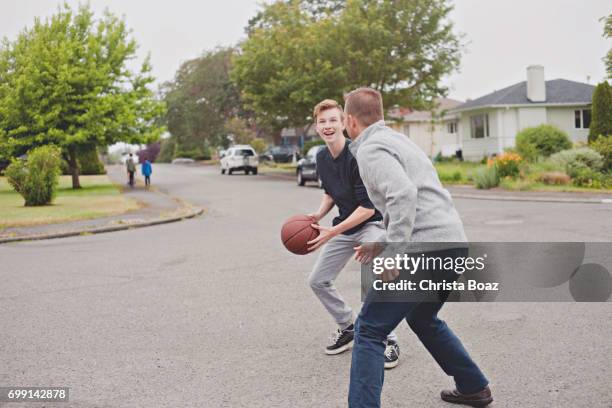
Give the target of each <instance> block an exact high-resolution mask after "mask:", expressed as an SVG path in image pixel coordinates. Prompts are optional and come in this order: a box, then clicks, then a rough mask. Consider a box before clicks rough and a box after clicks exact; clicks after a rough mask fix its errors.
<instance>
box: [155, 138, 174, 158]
mask: <svg viewBox="0 0 612 408" xmlns="http://www.w3.org/2000/svg"><path fill="white" fill-rule="evenodd" d="M175 146H176V143H175V141H174V137H169V138H167V139H162V141H161V142H160V148H159V155H157V159H156V160H157V162H159V163H170V162H171V161H172V159H173V158H174V149H175Z"/></svg>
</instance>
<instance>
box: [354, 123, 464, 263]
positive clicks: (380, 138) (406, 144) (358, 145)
mask: <svg viewBox="0 0 612 408" xmlns="http://www.w3.org/2000/svg"><path fill="white" fill-rule="evenodd" d="M349 148H350V150H351V152H352V153H353V156H355V157H356V158H357V163H358V165H359V173H360V174H361V178H362V179H363V183H364V185H365V187H366V190H367V192H368V195H369V196H370V199H371V200H372V203H373V204H374V206H375V207H376V208H377V209H378V210H379V211H380V212H381V213H382V214H383V220H384V223H385V226H386V228H387V237H386V241H387V242H388V243H408V242H410V243H411V244H410V245H409V248H410V250H413V251H426V250H434V249H444V248H445V247H446V248H448V247H457V246H464V245H447V246H444V245H439V244H438V245H433V246H432V245H426V244H425V243H434V242H453V243H464V242H466V241H467V238H466V236H465V233H464V231H463V224H462V222H461V219H460V218H459V214H458V213H457V210H455V206H454V204H453V200H452V198H451V196H450V194H449V192H448V191H447V190H446V189H444V188H443V187H442V184H441V183H440V180H439V179H438V174H437V172H436V169H435V168H434V166H433V164H432V163H431V161H430V160H429V158H428V157H427V156H426V155H425V153H423V151H422V150H421V149H420V148H419V147H418V146H417V145H416V144H414V143H413V142H412V141H411V140H410V139H409V138H408V137H406V136H405V135H403V134H401V133H398V132H396V131H394V130H393V129H391V128H389V127H387V126H385V122H384V121H379V122H377V123H374V124H372V125H371V126H369V127H368V128H367V129H365V130H364V131H363V132H362V133H361V134H360V135H359V137H357V139H355V141H354V142H353V143H351V144H350V147H349ZM388 249H390V248H388ZM385 252H387V251H385ZM383 256H384V255H383ZM388 256H392V255H391V254H389V255H388Z"/></svg>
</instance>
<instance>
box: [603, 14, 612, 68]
mask: <svg viewBox="0 0 612 408" xmlns="http://www.w3.org/2000/svg"><path fill="white" fill-rule="evenodd" d="M602 20H603V21H604V38H612V14H609V15H608V16H607V17H604V18H602ZM604 61H605V63H606V71H607V72H608V78H612V49H610V50H608V54H606V57H605V58H604Z"/></svg>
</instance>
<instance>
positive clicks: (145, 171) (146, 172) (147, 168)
mask: <svg viewBox="0 0 612 408" xmlns="http://www.w3.org/2000/svg"><path fill="white" fill-rule="evenodd" d="M140 172H141V173H142V175H143V176H144V178H145V189H147V190H148V189H149V187H150V186H151V173H153V166H151V162H150V161H149V160H148V159H147V160H145V161H144V163H142V166H141V169H140Z"/></svg>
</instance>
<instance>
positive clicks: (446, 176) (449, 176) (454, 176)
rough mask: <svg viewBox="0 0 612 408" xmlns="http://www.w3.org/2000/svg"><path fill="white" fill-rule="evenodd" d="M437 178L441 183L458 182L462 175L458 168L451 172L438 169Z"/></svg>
mask: <svg viewBox="0 0 612 408" xmlns="http://www.w3.org/2000/svg"><path fill="white" fill-rule="evenodd" d="M438 178H439V179H440V181H441V182H443V183H458V182H460V181H461V180H462V179H463V176H462V175H461V172H460V171H459V170H455V171H454V172H452V173H451V172H446V171H441V170H438Z"/></svg>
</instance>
